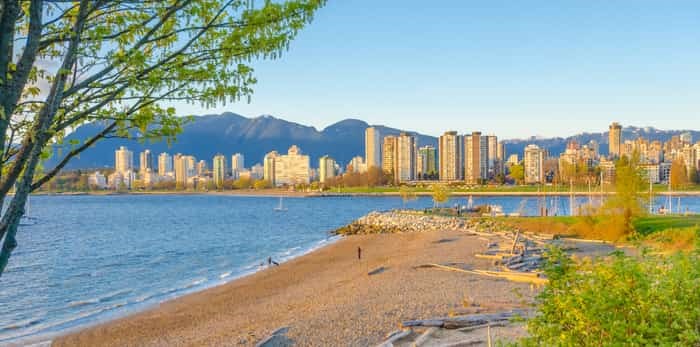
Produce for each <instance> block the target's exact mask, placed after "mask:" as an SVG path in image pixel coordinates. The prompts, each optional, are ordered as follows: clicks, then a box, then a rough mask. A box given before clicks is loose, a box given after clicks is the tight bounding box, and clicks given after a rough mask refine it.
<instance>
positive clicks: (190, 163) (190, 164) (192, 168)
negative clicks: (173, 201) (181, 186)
mask: <svg viewBox="0 0 700 347" xmlns="http://www.w3.org/2000/svg"><path fill="white" fill-rule="evenodd" d="M185 163H186V164H187V178H188V179H189V178H190V177H194V176H197V158H195V157H194V156H193V155H188V156H185Z"/></svg>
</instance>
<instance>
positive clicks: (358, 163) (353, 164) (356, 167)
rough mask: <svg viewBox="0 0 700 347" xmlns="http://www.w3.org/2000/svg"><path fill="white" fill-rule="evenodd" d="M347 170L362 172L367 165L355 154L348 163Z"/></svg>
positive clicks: (365, 170) (365, 169)
mask: <svg viewBox="0 0 700 347" xmlns="http://www.w3.org/2000/svg"><path fill="white" fill-rule="evenodd" d="M348 172H354V173H363V172H367V165H366V164H365V160H364V159H363V158H362V157H361V156H359V155H358V156H356V157H354V158H352V159H351V160H350V163H348Z"/></svg>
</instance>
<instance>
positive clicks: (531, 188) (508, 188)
mask: <svg viewBox="0 0 700 347" xmlns="http://www.w3.org/2000/svg"><path fill="white" fill-rule="evenodd" d="M430 184H432V183H428V182H426V183H420V184H419V185H417V186H415V187H413V189H414V191H415V192H416V193H430V187H429V186H430ZM399 189H400V188H399V187H396V186H381V187H366V186H365V187H342V188H331V189H329V190H328V192H330V193H353V194H381V193H399ZM570 189H571V188H570V187H569V186H568V185H556V186H553V185H546V186H541V185H480V186H466V185H462V186H450V192H451V193H536V192H544V193H552V192H557V193H568V192H569V190H570ZM609 189H610V187H607V186H606V191H609ZM573 190H574V192H575V193H576V194H586V193H588V186H587V185H586V186H581V185H579V186H574V187H573ZM653 190H654V192H658V193H663V192H666V191H668V186H667V185H659V184H657V185H654V187H653ZM599 191H600V188H599V187H593V193H598V192H599ZM683 191H684V192H698V191H700V185H692V186H688V187H686V188H684V189H683Z"/></svg>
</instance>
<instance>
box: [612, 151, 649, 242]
mask: <svg viewBox="0 0 700 347" xmlns="http://www.w3.org/2000/svg"><path fill="white" fill-rule="evenodd" d="M638 163H639V155H638V153H636V152H635V153H634V154H633V155H632V156H631V157H630V156H622V158H620V160H618V161H617V163H616V165H615V194H613V195H612V196H610V197H609V198H608V199H607V200H606V201H605V205H604V208H603V212H604V213H606V214H608V215H609V216H610V217H612V218H618V219H619V222H618V223H616V224H617V226H616V227H617V228H618V229H619V230H620V231H622V234H629V233H631V232H632V231H633V226H632V220H633V218H635V217H637V216H639V215H641V214H642V213H644V212H645V211H646V209H645V208H644V204H645V202H646V198H648V193H643V192H645V191H646V189H645V188H646V187H647V183H646V181H645V179H644V173H643V172H642V170H640V168H639V166H638Z"/></svg>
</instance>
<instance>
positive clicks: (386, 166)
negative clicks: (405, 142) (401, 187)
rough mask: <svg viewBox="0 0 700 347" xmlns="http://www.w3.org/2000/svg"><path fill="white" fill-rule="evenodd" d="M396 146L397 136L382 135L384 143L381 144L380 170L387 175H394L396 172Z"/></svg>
mask: <svg viewBox="0 0 700 347" xmlns="http://www.w3.org/2000/svg"><path fill="white" fill-rule="evenodd" d="M397 146H398V138H397V137H396V136H391V135H390V136H386V137H384V145H383V146H382V171H384V173H386V174H388V175H394V173H395V172H396V150H397Z"/></svg>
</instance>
